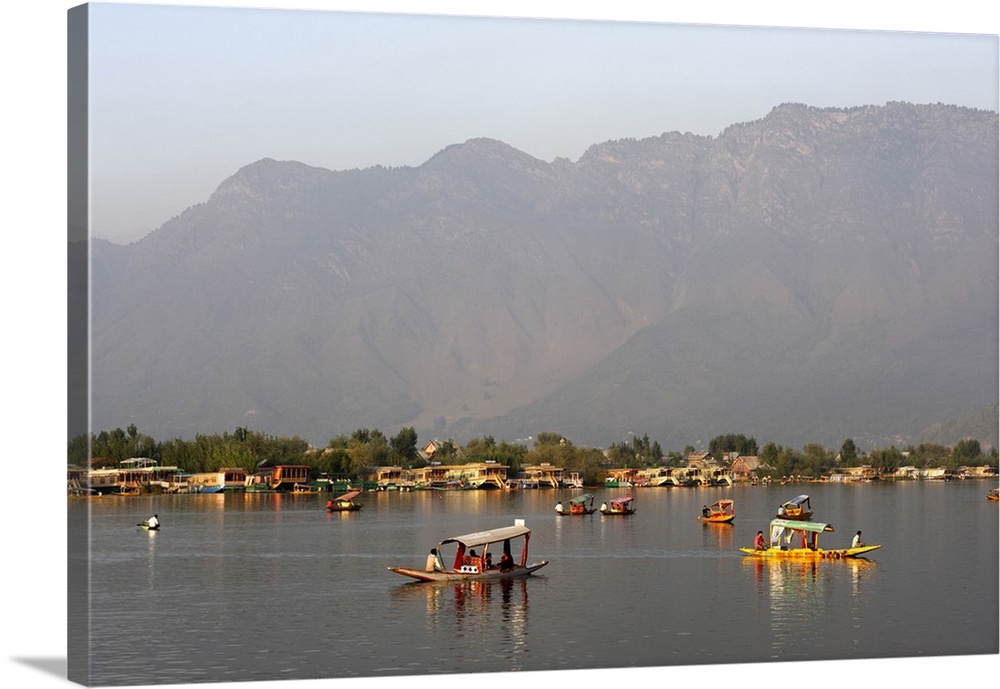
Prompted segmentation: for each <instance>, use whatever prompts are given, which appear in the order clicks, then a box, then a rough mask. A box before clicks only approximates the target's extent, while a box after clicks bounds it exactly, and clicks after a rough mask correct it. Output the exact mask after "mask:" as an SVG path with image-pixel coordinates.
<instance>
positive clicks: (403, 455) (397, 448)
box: [389, 426, 417, 466]
mask: <svg viewBox="0 0 1000 689" xmlns="http://www.w3.org/2000/svg"><path fill="white" fill-rule="evenodd" d="M389 445H390V446H391V447H392V452H393V454H394V455H396V456H397V457H398V458H399V463H400V464H402V465H403V466H412V465H413V462H414V461H415V460H416V459H417V431H416V430H415V429H414V428H413V427H412V426H407V427H406V428H401V429H399V432H398V433H397V434H396V435H394V436H392V438H391V439H390V440H389Z"/></svg>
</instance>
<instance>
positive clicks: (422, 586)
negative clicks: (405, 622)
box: [392, 578, 528, 670]
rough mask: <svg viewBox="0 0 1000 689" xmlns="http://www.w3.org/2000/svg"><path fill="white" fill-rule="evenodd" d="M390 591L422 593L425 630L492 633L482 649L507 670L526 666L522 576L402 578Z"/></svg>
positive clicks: (407, 595) (399, 595) (403, 595)
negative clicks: (405, 581) (500, 659)
mask: <svg viewBox="0 0 1000 689" xmlns="http://www.w3.org/2000/svg"><path fill="white" fill-rule="evenodd" d="M392 595H393V598H394V599H396V600H398V601H401V602H406V601H410V600H419V599H423V601H424V604H425V606H426V625H425V626H426V629H427V632H428V634H437V633H444V634H446V635H447V637H449V638H459V639H460V638H465V637H474V638H478V639H493V641H492V642H491V643H490V644H487V646H488V647H489V649H490V650H489V651H486V650H481V652H482V653H494V652H495V653H496V654H499V655H501V656H502V657H503V658H504V659H505V660H506V661H507V662H508V663H509V665H508V667H507V668H506V669H508V670H523V669H526V668H525V665H524V662H523V657H524V653H525V652H526V651H527V650H528V579H527V578H519V579H500V580H496V581H460V582H441V583H434V582H424V583H412V584H403V585H401V586H398V587H397V588H396V589H395V590H394V591H393V594H392Z"/></svg>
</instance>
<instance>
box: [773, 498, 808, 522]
mask: <svg viewBox="0 0 1000 689" xmlns="http://www.w3.org/2000/svg"><path fill="white" fill-rule="evenodd" d="M776 516H777V517H778V519H809V518H811V517H812V516H813V510H812V505H811V504H810V503H809V496H808V495H800V496H798V497H795V498H792V499H791V500H789V501H788V502H785V503H782V504H781V506H780V507H779V508H778V514H777V515H776Z"/></svg>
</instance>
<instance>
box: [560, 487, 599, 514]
mask: <svg viewBox="0 0 1000 689" xmlns="http://www.w3.org/2000/svg"><path fill="white" fill-rule="evenodd" d="M596 511H597V508H596V507H594V496H593V495H591V494H590V493H587V494H586V495H581V496H579V497H576V498H573V499H572V500H570V501H569V509H566V508H565V507H563V504H562V503H561V502H560V503H559V504H557V505H556V514H558V515H559V516H565V515H577V514H593V513H594V512H596Z"/></svg>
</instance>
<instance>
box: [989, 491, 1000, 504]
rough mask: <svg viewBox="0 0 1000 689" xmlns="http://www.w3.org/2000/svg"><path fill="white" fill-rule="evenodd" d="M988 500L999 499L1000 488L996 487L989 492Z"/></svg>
mask: <svg viewBox="0 0 1000 689" xmlns="http://www.w3.org/2000/svg"><path fill="white" fill-rule="evenodd" d="M986 499H987V500H993V501H997V500H1000V489H998V488H994V489H993V490H991V491H990V492H989V493H987V494H986Z"/></svg>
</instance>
